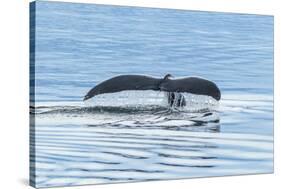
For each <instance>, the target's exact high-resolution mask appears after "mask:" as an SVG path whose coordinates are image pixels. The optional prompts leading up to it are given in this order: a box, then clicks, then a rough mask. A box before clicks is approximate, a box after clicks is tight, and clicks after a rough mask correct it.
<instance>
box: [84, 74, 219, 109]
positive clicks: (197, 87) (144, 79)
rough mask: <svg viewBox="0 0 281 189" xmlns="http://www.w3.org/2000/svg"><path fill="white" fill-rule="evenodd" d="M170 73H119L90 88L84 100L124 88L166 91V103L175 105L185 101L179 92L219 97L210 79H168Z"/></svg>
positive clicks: (216, 88)
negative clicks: (161, 75) (164, 74)
mask: <svg viewBox="0 0 281 189" xmlns="http://www.w3.org/2000/svg"><path fill="white" fill-rule="evenodd" d="M170 77H172V75H171V74H167V75H166V76H165V77H164V78H163V79H162V78H153V77H150V76H144V75H120V76H116V77H113V78H111V79H108V80H106V81H104V82H102V83H100V84H98V85H96V86H95V87H94V88H92V89H91V90H90V91H89V92H88V93H87V94H86V95H85V97H84V99H83V100H84V101H85V100H88V99H90V98H92V97H94V96H97V95H100V94H105V93H115V92H120V91H124V90H155V91H164V92H167V93H168V103H169V104H170V105H171V104H172V105H173V104H175V105H176V106H185V105H186V101H185V99H184V96H183V95H182V94H181V93H185V92H186V93H191V94H196V95H207V96H210V97H213V98H214V99H216V100H218V101H219V100H220V99H221V92H220V90H219V88H218V87H217V85H216V84H215V83H213V82H212V81H209V80H206V79H203V78H199V77H185V78H180V79H170Z"/></svg>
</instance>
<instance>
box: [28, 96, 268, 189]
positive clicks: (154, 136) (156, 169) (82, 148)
mask: <svg viewBox="0 0 281 189" xmlns="http://www.w3.org/2000/svg"><path fill="white" fill-rule="evenodd" d="M240 98H242V97H240ZM203 99H204V98H203ZM115 100H116V99H114V100H111V99H108V100H107V101H111V102H114V101H115ZM197 100H198V98H197ZM244 101H245V99H242V100H241V101H239V100H235V99H229V100H228V102H227V103H225V104H224V103H222V104H221V105H220V108H219V109H216V110H212V109H203V110H202V109H201V110H200V108H201V107H202V103H203V102H205V100H203V101H202V102H201V103H200V101H197V104H198V107H197V108H198V109H197V110H196V111H190V110H189V111H188V107H186V108H185V110H173V109H171V108H170V107H168V106H166V107H165V106H159V105H154V106H152V105H151V106H143V107H137V108H136V107H135V108H134V107H132V106H126V105H125V106H123V107H122V106H119V107H118V106H115V107H114V106H113V107H106V106H87V105H85V104H83V103H82V102H77V103H72V104H70V103H66V102H64V103H65V104H68V105H67V106H62V105H59V104H55V103H53V104H52V103H42V105H41V106H38V107H35V108H34V112H33V113H32V114H34V115H36V129H35V130H34V131H33V134H35V135H34V136H36V138H33V140H32V143H31V145H35V146H36V152H35V154H36V156H35V157H36V161H35V159H32V161H34V163H35V164H34V166H36V175H37V184H38V185H39V186H44V187H46V186H63V185H79V184H86V183H93V184H98V183H107V182H126V181H144V180H165V179H179V178H191V177H192V178H193V177H203V176H222V175H233V174H237V173H239V174H249V173H253V174H256V173H264V172H271V171H272V168H273V165H272V159H273V154H272V152H273V145H272V142H273V141H272V140H273V138H272V136H269V135H262V134H245V133H224V132H223V133H220V127H221V123H220V114H221V112H220V111H221V109H222V110H225V109H229V108H230V109H232V110H234V111H236V110H235V107H241V106H239V104H240V103H242V102H244ZM157 102H159V100H156V101H155V103H156V104H157ZM249 103H251V101H249ZM258 103H264V104H265V105H266V104H267V105H270V104H268V103H271V102H270V101H269V102H267V101H266V99H264V101H261V99H260V100H259V102H258ZM46 104H52V106H46ZM131 105H132V104H131ZM217 106H218V105H217V104H216V108H218V107H217ZM194 108H195V106H193V107H192V110H194ZM264 108H265V109H264V110H259V111H261V112H260V114H261V115H262V114H263V112H262V111H265V112H266V106H265V107H264ZM255 109H256V108H255V106H247V107H244V108H242V109H241V110H240V111H239V112H236V113H234V112H233V113H234V114H243V112H252V113H253V112H254V114H256V112H255V111H256V110H255ZM227 117H229V116H226V118H227ZM35 139H36V140H35ZM35 141H36V144H35V143H34V142H35ZM117 173H118V174H117Z"/></svg>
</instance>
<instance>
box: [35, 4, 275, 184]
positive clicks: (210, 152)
mask: <svg viewBox="0 0 281 189" xmlns="http://www.w3.org/2000/svg"><path fill="white" fill-rule="evenodd" d="M35 15H36V18H35V19H36V26H35V65H34V67H35V77H34V78H31V79H34V80H33V81H32V82H34V84H35V94H34V96H35V104H34V106H35V107H37V108H38V109H40V107H41V108H43V109H44V108H47V110H48V111H46V112H47V113H45V114H38V113H35V118H36V125H35V131H34V133H33V134H35V135H36V140H34V143H32V144H31V145H33V146H34V147H35V150H36V152H35V156H36V159H32V160H31V161H33V162H35V166H36V168H35V173H34V174H35V175H36V179H35V178H34V179H33V180H34V182H35V183H36V185H37V186H38V187H46V186H70V185H79V184H97V183H111V182H127V181H143V180H161V179H178V178H192V177H202V176H223V175H234V174H256V173H268V172H272V171H273V17H272V16H265V15H251V14H233V13H219V12H201V11H186V10H172V9H156V8H139V7H124V6H109V5H94V4H76V3H59V2H48V1H37V2H36V12H35ZM167 73H170V74H172V75H173V76H174V77H184V76H191V75H195V76H200V77H204V78H207V79H209V80H212V81H214V82H215V83H216V84H217V85H218V86H219V88H220V89H221V93H222V99H221V101H220V103H219V108H218V109H217V110H216V111H215V112H212V113H214V114H212V115H211V116H205V114H203V113H194V112H193V113H182V114H181V113H179V114H177V113H170V114H166V113H165V115H164V114H160V116H159V114H157V116H156V115H155V116H154V113H155V112H153V113H151V112H149V113H146V112H138V110H135V109H134V111H133V110H132V111H131V112H130V111H129V112H126V111H125V113H124V112H123V113H122V115H120V114H119V113H118V112H120V109H118V108H117V109H115V110H116V111H115V110H110V111H109V112H107V111H105V113H101V112H100V111H98V110H96V109H91V108H90V109H89V107H92V108H94V105H93V104H91V103H89V104H87V103H86V104H85V103H84V102H82V99H83V96H84V95H85V94H86V93H87V92H88V90H89V89H91V88H92V87H94V86H95V85H97V84H98V83H100V82H102V81H104V80H106V79H108V78H111V77H113V76H116V75H120V74H145V75H151V76H154V77H161V78H162V77H164V75H166V74H167ZM122 95H123V93H122ZM126 95H128V94H126ZM113 96H114V95H113ZM129 96H130V99H128V101H134V99H136V98H140V96H134V94H133V95H132V94H129ZM158 97H159V96H158ZM158 97H155V98H158ZM106 98H108V99H107V100H106V101H107V102H110V103H112V104H113V103H115V102H116V101H115V100H112V101H110V100H111V99H110V97H106ZM112 98H113V97H112ZM159 98H165V97H163V96H161V95H160V97H159ZM156 101H157V100H156ZM142 102H143V103H144V101H142ZM157 102H158V101H157ZM73 108H76V109H75V111H74V109H73ZM81 108H82V109H81ZM85 108H86V109H85ZM122 110H123V109H122ZM161 111H162V110H161ZM85 112H86V113H85ZM112 112H113V113H112ZM151 115H153V116H151ZM208 115H209V114H208ZM194 117H196V120H195V119H194ZM205 117H208V119H207V121H206V120H205ZM198 120H199V121H201V122H198ZM202 120H203V121H206V124H201V123H202ZM218 122H219V123H218ZM195 123H196V124H197V125H198V123H199V125H200V126H199V127H196V124H195ZM214 127H215V129H213V128H214ZM190 128H192V129H190ZM116 144H118V145H116ZM145 165H148V166H145Z"/></svg>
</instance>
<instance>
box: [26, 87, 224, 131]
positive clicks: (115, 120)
mask: <svg viewBox="0 0 281 189" xmlns="http://www.w3.org/2000/svg"><path fill="white" fill-rule="evenodd" d="M166 95H167V94H166V93H163V92H154V91H145V92H136V91H126V92H124V91H123V92H120V93H115V94H104V95H100V96H97V97H95V98H93V99H92V100H90V101H89V102H87V103H82V102H62V103H45V104H43V103H42V104H41V105H40V106H36V107H31V113H32V114H35V115H36V117H37V119H38V120H40V122H44V123H46V124H47V123H52V124H55V125H63V124H67V123H69V124H73V123H77V124H85V125H87V126H90V127H103V128H106V127H141V128H146V127H149V128H151V129H152V128H158V127H160V128H163V129H170V130H193V129H194V128H196V130H198V129H199V130H200V129H201V130H202V129H203V130H205V129H207V130H210V131H219V115H218V113H217V112H216V109H217V107H218V102H217V101H216V100H214V99H212V98H211V97H207V96H198V95H192V94H183V95H184V98H185V103H186V106H184V107H177V106H175V105H173V106H170V105H169V104H168V102H167V96H166ZM176 98H177V97H176ZM199 126H204V127H202V128H199Z"/></svg>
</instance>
